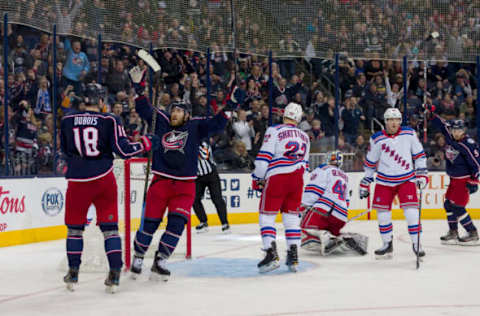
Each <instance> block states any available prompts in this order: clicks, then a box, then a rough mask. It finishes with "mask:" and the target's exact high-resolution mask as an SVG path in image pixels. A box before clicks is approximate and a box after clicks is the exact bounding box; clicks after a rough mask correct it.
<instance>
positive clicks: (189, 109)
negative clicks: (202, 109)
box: [168, 102, 192, 114]
mask: <svg viewBox="0 0 480 316" xmlns="http://www.w3.org/2000/svg"><path fill="white" fill-rule="evenodd" d="M173 108H180V109H182V110H184V111H185V113H190V114H192V107H191V106H190V104H188V103H185V102H173V103H171V104H170V106H169V107H168V112H169V113H170V112H172V110H173Z"/></svg>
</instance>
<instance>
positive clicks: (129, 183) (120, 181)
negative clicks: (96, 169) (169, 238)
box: [61, 158, 192, 272]
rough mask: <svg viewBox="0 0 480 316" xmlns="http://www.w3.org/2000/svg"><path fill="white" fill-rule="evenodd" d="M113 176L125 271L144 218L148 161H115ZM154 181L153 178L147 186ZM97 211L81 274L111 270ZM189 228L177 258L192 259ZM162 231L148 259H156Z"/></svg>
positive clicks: (87, 231) (86, 241) (87, 233)
mask: <svg viewBox="0 0 480 316" xmlns="http://www.w3.org/2000/svg"><path fill="white" fill-rule="evenodd" d="M113 170H114V174H115V178H116V180H117V187H118V217H119V232H120V235H121V237H122V244H123V245H122V251H123V261H124V266H125V268H126V269H129V268H130V264H131V261H132V257H133V252H134V250H133V239H134V238H135V232H136V231H137V230H138V228H139V227H140V225H141V217H142V211H143V194H144V190H145V177H146V170H147V159H146V158H132V159H128V160H122V159H116V160H115V161H114V169H113ZM151 179H152V174H151V172H150V177H149V181H148V183H149V184H150V181H151ZM95 217H96V216H95V209H94V207H91V209H90V210H89V213H88V222H89V223H90V224H89V225H87V227H86V228H85V232H84V235H83V236H84V238H83V240H84V247H83V253H82V265H81V267H80V270H81V271H82V272H104V271H107V270H108V263H107V259H106V256H105V251H104V243H103V235H102V233H101V231H100V229H99V228H98V226H96V225H95V224H96V219H95ZM166 218H167V217H166V216H165V217H164V219H163V221H162V223H161V225H160V227H159V230H164V229H165V226H166V222H167V219H166ZM186 226H187V227H186V229H185V232H184V234H183V235H182V238H181V239H180V241H179V243H178V246H177V248H176V250H175V252H174V253H173V256H176V257H179V256H181V257H185V258H187V259H189V258H191V256H192V243H191V224H190V221H189V222H188V223H187V225H186ZM160 236H161V232H159V231H157V232H156V233H155V235H154V238H153V240H152V243H151V244H150V248H149V249H148V252H147V253H146V254H145V257H146V258H153V256H154V253H155V251H156V250H157V248H158V242H159V239H160ZM66 268H67V261H66V258H65V259H64V261H63V262H62V263H61V269H62V270H66Z"/></svg>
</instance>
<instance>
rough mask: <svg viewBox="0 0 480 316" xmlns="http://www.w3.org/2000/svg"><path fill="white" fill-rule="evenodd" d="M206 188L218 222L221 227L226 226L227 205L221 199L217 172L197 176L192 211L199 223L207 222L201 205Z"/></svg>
mask: <svg viewBox="0 0 480 316" xmlns="http://www.w3.org/2000/svg"><path fill="white" fill-rule="evenodd" d="M207 187H208V191H210V197H211V199H212V202H213V204H214V205H215V208H216V209H217V213H218V217H219V218H220V222H221V223H222V225H223V224H228V220H227V205H226V204H225V201H224V200H223V198H222V188H221V185H220V177H219V176H218V172H217V171H216V170H214V171H212V172H210V173H209V174H206V175H204V176H199V177H197V179H196V180H195V201H194V202H193V210H194V211H195V215H197V217H198V219H199V220H200V222H202V223H206V222H207V214H206V213H205V208H203V204H202V199H203V195H204V193H205V188H207Z"/></svg>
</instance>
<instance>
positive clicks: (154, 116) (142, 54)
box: [137, 49, 161, 229]
mask: <svg viewBox="0 0 480 316" xmlns="http://www.w3.org/2000/svg"><path fill="white" fill-rule="evenodd" d="M137 55H138V57H140V58H141V59H142V60H143V61H144V62H145V63H146V64H147V65H148V66H149V67H150V68H152V70H153V71H154V72H157V71H160V70H161V67H160V65H159V64H158V63H157V61H156V60H155V58H153V56H152V55H150V54H149V53H148V52H147V51H145V50H143V49H140V50H139V51H138V52H137ZM155 98H157V96H155ZM156 101H157V100H152V107H153V113H152V125H151V130H150V132H151V133H152V134H155V129H156V125H157V112H158V109H157V107H156ZM152 155H153V152H152V151H150V152H149V153H148V156H147V170H145V183H144V190H143V201H142V221H141V223H140V229H142V228H143V218H144V214H145V209H146V204H147V191H148V179H149V178H150V169H151V165H152Z"/></svg>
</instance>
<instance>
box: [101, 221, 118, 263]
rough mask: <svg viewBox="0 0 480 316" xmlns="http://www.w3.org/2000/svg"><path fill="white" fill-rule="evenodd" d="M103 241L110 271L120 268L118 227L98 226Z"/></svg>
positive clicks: (112, 224)
mask: <svg viewBox="0 0 480 316" xmlns="http://www.w3.org/2000/svg"><path fill="white" fill-rule="evenodd" d="M100 230H101V231H102V232H103V237H104V240H105V253H106V255H107V259H108V265H109V266H110V270H120V269H121V268H122V265H123V262H122V240H121V239H120V235H119V234H118V225H117V224H114V223H109V224H100Z"/></svg>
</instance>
